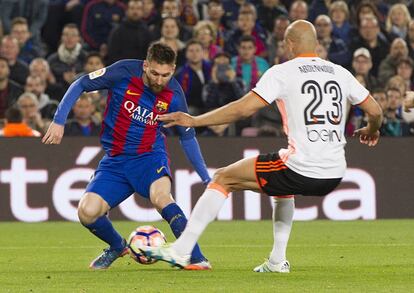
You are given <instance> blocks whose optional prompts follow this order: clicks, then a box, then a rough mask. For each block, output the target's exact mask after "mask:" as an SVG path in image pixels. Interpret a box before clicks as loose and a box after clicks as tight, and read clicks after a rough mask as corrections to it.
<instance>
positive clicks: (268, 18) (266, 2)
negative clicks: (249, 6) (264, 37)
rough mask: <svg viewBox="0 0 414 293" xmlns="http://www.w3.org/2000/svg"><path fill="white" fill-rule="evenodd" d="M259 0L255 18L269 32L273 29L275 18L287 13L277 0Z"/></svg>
mask: <svg viewBox="0 0 414 293" xmlns="http://www.w3.org/2000/svg"><path fill="white" fill-rule="evenodd" d="M260 2H261V3H259V5H258V8H257V19H258V21H259V23H260V24H261V26H262V27H263V28H265V29H266V30H267V32H268V33H270V32H272V31H273V29H274V23H275V19H276V18H278V17H279V16H281V15H287V14H288V13H287V11H286V8H285V7H284V6H283V5H281V4H280V3H279V0H262V1H260Z"/></svg>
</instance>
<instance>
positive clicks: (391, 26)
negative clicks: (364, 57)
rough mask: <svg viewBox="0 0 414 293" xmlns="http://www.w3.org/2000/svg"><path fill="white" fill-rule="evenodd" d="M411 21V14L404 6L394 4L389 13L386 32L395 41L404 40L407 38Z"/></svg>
mask: <svg viewBox="0 0 414 293" xmlns="http://www.w3.org/2000/svg"><path fill="white" fill-rule="evenodd" d="M410 21H411V15H410V12H409V11H408V9H407V6H405V5H404V4H394V5H393V6H391V8H390V10H389V11H388V16H387V20H386V23H385V30H386V31H387V33H388V37H389V38H390V39H391V40H393V39H395V38H403V39H405V37H406V36H407V33H408V26H409V24H410Z"/></svg>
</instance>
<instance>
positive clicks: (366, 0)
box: [355, 0, 381, 28]
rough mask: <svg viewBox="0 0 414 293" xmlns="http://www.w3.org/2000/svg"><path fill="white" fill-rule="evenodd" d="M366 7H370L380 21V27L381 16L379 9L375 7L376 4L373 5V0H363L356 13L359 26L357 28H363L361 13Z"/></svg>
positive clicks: (356, 21)
mask: <svg viewBox="0 0 414 293" xmlns="http://www.w3.org/2000/svg"><path fill="white" fill-rule="evenodd" d="M364 7H369V8H370V9H371V10H372V12H373V13H374V16H375V18H376V19H377V21H378V26H380V19H381V15H380V13H379V11H378V9H377V7H376V6H375V4H374V3H372V1H371V0H363V1H361V2H359V4H358V6H357V8H356V11H355V18H356V19H355V23H356V25H357V27H358V28H359V27H360V26H361V20H360V19H359V13H360V12H361V10H362V8H364Z"/></svg>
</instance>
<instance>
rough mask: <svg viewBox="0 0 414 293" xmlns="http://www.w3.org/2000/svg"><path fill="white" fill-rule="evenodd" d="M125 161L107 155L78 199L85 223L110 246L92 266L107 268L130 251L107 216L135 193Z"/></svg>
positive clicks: (79, 214)
mask: <svg viewBox="0 0 414 293" xmlns="http://www.w3.org/2000/svg"><path fill="white" fill-rule="evenodd" d="M124 164H125V160H124V159H123V158H119V157H114V158H112V157H107V156H105V157H104V158H103V159H102V161H101V162H100V163H99V167H98V169H97V171H96V172H95V175H94V177H93V178H92V180H91V182H90V183H89V184H88V186H87V187H86V193H85V195H84V196H83V197H82V199H81V200H80V202H79V207H78V216H79V220H80V222H81V223H82V225H84V226H85V227H86V228H87V229H88V230H89V231H91V233H93V234H94V235H95V236H96V237H98V238H99V239H101V240H103V241H104V242H106V243H107V244H108V245H109V247H108V248H107V249H105V250H104V252H103V253H102V254H100V255H99V256H98V257H97V258H96V259H95V260H94V261H92V263H91V264H90V268H92V269H106V268H108V267H109V266H110V265H111V264H112V263H113V262H114V261H115V260H116V259H117V258H118V257H120V256H123V255H124V254H126V252H127V249H126V241H125V239H123V238H122V237H121V235H120V234H119V233H118V232H117V231H116V230H115V229H114V227H113V226H112V223H111V221H110V220H109V218H108V216H107V214H108V211H109V210H110V209H111V208H114V207H116V206H117V205H118V204H119V203H121V202H122V201H124V200H125V199H126V198H127V197H128V196H130V195H131V194H132V193H133V188H132V187H131V186H130V184H129V183H128V181H127V180H126V178H125V176H124V173H123V167H124Z"/></svg>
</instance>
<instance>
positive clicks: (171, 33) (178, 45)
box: [158, 16, 185, 67]
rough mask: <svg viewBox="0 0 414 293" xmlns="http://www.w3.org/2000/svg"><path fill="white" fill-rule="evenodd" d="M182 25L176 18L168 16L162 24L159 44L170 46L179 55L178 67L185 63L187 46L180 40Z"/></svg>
mask: <svg viewBox="0 0 414 293" xmlns="http://www.w3.org/2000/svg"><path fill="white" fill-rule="evenodd" d="M179 36H180V25H179V22H178V20H177V18H175V17H171V16H167V17H164V18H163V19H162V22H161V38H160V39H159V40H158V42H161V43H163V44H166V45H168V46H169V47H170V48H171V49H173V50H174V52H175V53H176V54H177V67H180V66H182V65H183V64H184V63H185V44H184V42H182V41H181V39H180V38H179Z"/></svg>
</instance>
